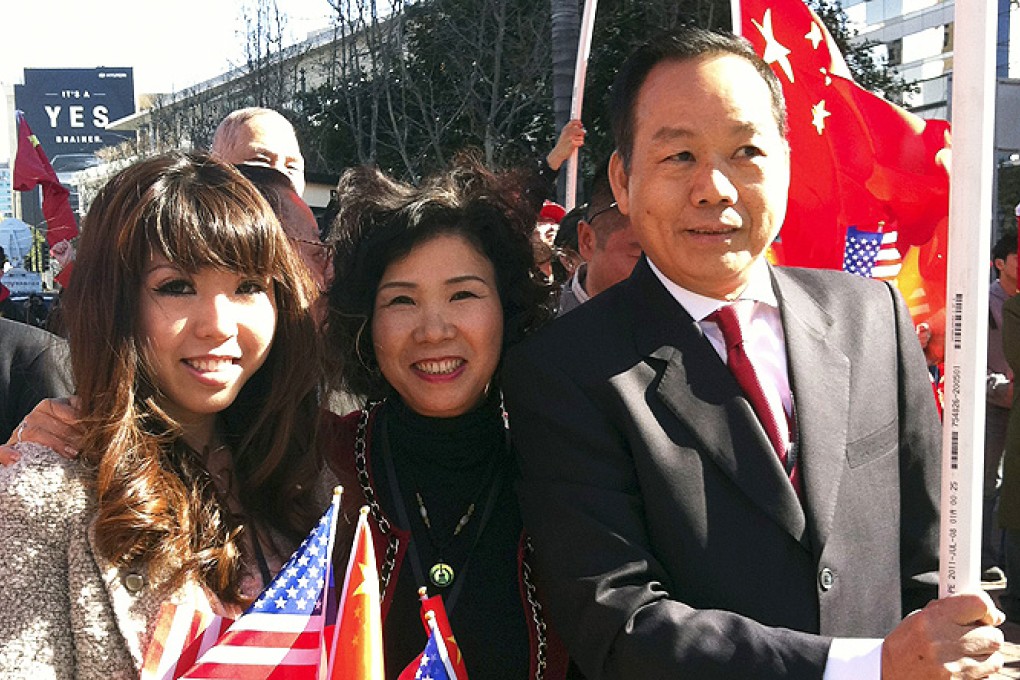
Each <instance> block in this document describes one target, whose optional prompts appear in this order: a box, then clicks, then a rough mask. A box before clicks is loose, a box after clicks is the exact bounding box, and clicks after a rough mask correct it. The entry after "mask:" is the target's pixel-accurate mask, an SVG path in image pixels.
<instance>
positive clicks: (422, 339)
mask: <svg viewBox="0 0 1020 680" xmlns="http://www.w3.org/2000/svg"><path fill="white" fill-rule="evenodd" d="M521 193H522V192H520V191H519V190H517V188H516V186H515V183H514V182H512V181H509V178H506V177H502V176H495V175H492V174H491V173H489V172H488V171H487V170H485V169H484V168H483V167H482V166H481V165H480V163H478V162H477V161H473V160H471V159H468V158H460V159H458V161H457V162H455V164H454V166H453V167H452V168H450V169H448V170H446V171H443V172H440V173H437V174H436V175H434V176H432V177H430V178H426V180H424V181H423V183H422V184H421V185H420V186H419V187H412V186H409V185H407V184H404V183H401V182H398V181H396V180H394V179H392V178H390V177H387V176H385V175H383V174H382V173H381V172H379V171H378V170H377V169H373V168H367V167H365V168H356V169H352V170H349V171H347V172H346V173H345V174H344V175H343V177H341V179H340V184H339V189H338V194H339V197H340V200H339V205H340V212H339V214H338V216H337V220H336V223H335V225H334V230H333V231H334V238H335V239H336V268H337V283H336V284H334V286H333V287H332V288H331V290H330V306H329V309H330V312H329V318H328V320H327V324H326V329H327V346H328V349H327V355H328V356H330V357H333V358H335V359H336V360H337V361H338V367H339V370H338V374H337V378H338V380H339V385H338V387H339V388H340V389H342V390H344V391H347V392H350V393H355V394H365V395H367V396H368V397H369V398H370V399H371V400H372V401H371V402H370V403H369V404H368V405H367V406H366V407H365V408H364V409H359V410H358V411H355V412H353V413H351V414H349V415H347V416H346V417H344V418H338V417H336V418H332V419H330V424H329V427H327V428H325V429H324V432H323V441H326V442H332V443H333V444H334V446H333V455H332V456H331V457H330V460H332V461H333V462H334V466H335V467H336V468H339V477H340V479H341V481H342V482H343V484H344V488H345V489H346V490H347V492H346V493H345V495H344V503H345V507H346V508H347V510H348V513H349V514H353V513H354V511H355V510H356V509H357V508H358V507H359V506H361V505H365V504H368V505H369V506H370V507H371V514H370V521H371V527H372V532H373V538H374V544H375V549H376V553H377V563H378V565H379V578H380V584H381V589H382V593H383V605H382V612H383V640H384V643H385V645H386V659H387V673H388V675H389V677H396V675H397V674H398V673H400V672H401V670H402V669H403V668H404V667H405V666H406V665H407V664H408V663H410V662H411V661H412V660H413V659H414V658H415V656H416V655H417V654H418V653H419V652H421V650H422V648H423V646H424V644H425V632H424V631H423V629H422V624H421V618H420V613H419V598H418V589H419V588H420V587H423V586H424V587H427V588H428V592H429V594H430V595H441V596H442V598H443V601H444V604H445V608H446V611H447V612H448V614H449V619H450V624H451V627H452V630H453V635H454V636H455V637H456V642H457V645H458V651H457V654H458V655H459V654H461V653H462V654H463V659H464V662H465V663H466V666H467V670H468V674H469V676H470V677H472V678H493V679H495V678H507V679H508V680H520V679H521V678H536V677H539V676H542V677H545V678H547V679H555V678H563V677H566V673H567V664H566V657H565V655H564V654H563V651H562V647H561V646H560V645H559V643H558V638H556V637H555V635H554V634H553V632H552V630H551V629H550V628H548V627H547V624H546V621H545V614H544V611H545V610H544V609H543V608H542V606H541V604H540V600H539V598H538V593H537V591H536V589H535V585H534V583H533V582H532V581H531V571H530V563H531V559H532V557H531V552H530V549H529V548H528V544H527V541H526V539H525V537H524V535H523V534H522V530H521V519H520V514H519V511H518V508H517V504H516V502H515V499H514V492H513V484H512V468H513V457H512V455H511V453H510V449H509V438H508V434H507V431H506V421H505V419H504V417H503V409H502V399H501V394H500V381H501V372H500V365H501V360H502V354H503V349H504V348H505V347H508V346H512V345H513V344H514V343H516V342H517V341H518V340H520V338H521V337H522V336H523V335H525V334H526V333H528V332H530V331H531V330H532V329H534V328H535V327H537V326H538V325H539V324H540V323H542V322H543V321H544V320H545V319H547V318H548V317H549V316H550V313H551V311H550V306H551V300H550V297H551V295H550V294H551V291H550V290H549V289H548V288H547V287H544V286H542V285H540V284H539V283H538V282H537V281H536V279H535V278H534V276H533V274H532V257H531V247H530V245H529V234H530V233H531V232H533V227H534V214H533V213H532V212H531V211H530V206H525V205H520V203H519V201H520V198H519V197H520V196H521ZM338 545H344V542H343V541H342V540H341V538H339V537H338Z"/></svg>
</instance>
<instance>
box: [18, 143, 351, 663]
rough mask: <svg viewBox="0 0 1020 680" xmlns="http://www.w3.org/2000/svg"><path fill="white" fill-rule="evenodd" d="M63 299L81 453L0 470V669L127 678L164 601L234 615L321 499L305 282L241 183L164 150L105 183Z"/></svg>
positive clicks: (315, 370) (327, 479) (219, 169)
mask: <svg viewBox="0 0 1020 680" xmlns="http://www.w3.org/2000/svg"><path fill="white" fill-rule="evenodd" d="M65 296H66V297H65V306H66V307H65V308H66V315H67V323H68V327H69V329H70V353H71V363H72V366H73V372H74V378H75V383H76V395H77V411H76V416H77V417H76V424H77V427H78V428H79V435H78V436H77V437H76V438H75V441H76V443H77V444H78V445H79V447H80V458H79V459H77V460H65V459H64V458H63V457H61V456H62V455H66V454H65V453H64V451H63V450H62V451H61V453H60V454H59V455H58V453H57V452H56V451H54V450H53V449H51V448H48V447H46V446H41V445H39V444H37V443H31V442H29V441H28V440H25V441H24V442H20V443H18V444H16V446H15V451H16V453H17V454H19V456H20V457H19V459H18V460H16V461H14V462H13V464H11V465H8V466H6V467H3V468H2V469H0V507H2V508H3V511H2V512H0V601H2V602H4V606H3V607H0V676H2V677H3V678H5V680H36V679H37V678H42V677H47V678H53V677H74V678H80V679H82V680H100V679H102V680H107V679H110V678H112V679H114V680H122V679H123V680H126V679H128V678H137V677H138V674H139V670H140V669H141V667H142V665H143V662H144V660H145V658H146V657H147V655H148V654H149V653H150V651H151V652H152V653H156V654H158V651H159V650H160V649H162V643H163V642H165V640H164V639H162V638H160V637H158V635H157V630H158V629H157V626H156V622H157V620H158V619H159V618H160V617H161V616H162V615H163V614H164V613H166V614H167V615H173V612H174V611H176V612H178V614H179V615H180V616H181V617H182V618H186V620H187V621H188V622H189V624H190V622H191V621H192V618H191V617H192V616H197V615H198V614H200V613H204V614H208V615H212V614H216V615H222V616H230V617H236V616H237V615H239V614H240V612H242V611H243V610H244V609H245V608H246V607H247V606H248V605H249V604H250V603H251V602H252V601H253V599H254V598H255V597H256V596H257V595H258V594H259V592H260V591H261V590H262V587H263V585H264V584H267V583H268V582H269V580H270V579H271V578H272V576H273V574H274V573H275V572H276V571H277V570H278V569H279V568H280V567H281V566H282V564H283V561H284V560H285V559H286V557H288V556H289V555H290V554H291V551H292V550H293V549H294V548H295V547H297V544H298V542H299V541H300V540H301V539H302V538H304V537H305V536H306V534H307V532H308V530H309V529H310V528H311V526H312V525H313V524H314V523H315V521H316V520H317V519H318V517H319V516H320V514H321V512H322V509H323V508H324V507H326V505H327V504H328V502H329V497H330V490H331V488H332V486H333V485H332V481H333V480H332V477H331V475H329V474H328V472H327V471H325V470H324V469H323V465H322V459H321V457H320V456H319V454H318V451H317V450H316V448H315V442H314V432H315V429H316V428H315V424H316V421H317V414H318V409H317V406H316V403H315V395H316V384H317V382H318V378H319V375H320V371H321V366H320V362H319V361H318V356H319V353H318V342H317V332H316V328H315V324H314V321H313V320H312V318H311V314H310V312H309V305H310V303H311V300H312V297H313V289H312V284H311V282H310V281H309V280H308V277H307V275H306V274H305V272H304V269H303V267H302V266H301V264H300V262H299V260H298V259H297V257H296V256H295V255H294V254H293V251H292V249H291V247H290V246H289V244H288V243H287V240H286V236H285V235H284V233H283V231H282V229H280V226H279V222H278V221H277V219H276V217H275V216H274V215H273V213H272V211H271V209H270V208H269V206H268V204H267V203H266V202H265V200H264V199H263V198H262V197H261V196H260V195H259V193H258V192H257V191H256V189H255V187H253V186H252V185H251V183H250V182H248V181H247V180H246V179H244V178H243V177H242V176H241V175H240V174H239V173H237V171H236V170H234V168H232V167H231V166H229V165H226V164H224V163H220V162H217V161H215V160H213V159H212V158H210V157H209V156H207V155H203V154H181V153H172V154H167V155H163V156H156V157H153V158H150V159H147V160H144V161H141V162H139V163H137V164H135V165H133V166H131V167H129V168H127V169H126V170H124V171H122V172H121V173H119V174H118V175H116V176H115V177H114V178H113V179H111V180H110V182H109V183H107V185H106V186H105V187H104V188H103V189H102V190H101V191H100V192H99V195H98V196H97V197H96V200H95V201H94V202H93V204H92V207H91V208H90V210H89V213H88V215H87V216H86V218H85V220H84V223H83V225H82V236H81V240H80V249H79V253H78V257H77V261H76V264H75V268H74V274H73V276H72V278H71V281H70V283H69V285H68V287H67V289H66V291H65ZM32 434H33V436H34V435H37V434H39V433H38V432H33V433H32ZM160 630H161V629H160ZM150 644H152V645H153V648H152V649H151V650H150Z"/></svg>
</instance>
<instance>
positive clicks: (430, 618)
mask: <svg viewBox="0 0 1020 680" xmlns="http://www.w3.org/2000/svg"><path fill="white" fill-rule="evenodd" d="M425 617H426V625H427V626H428V629H429V639H428V642H426V643H425V651H423V652H422V653H421V656H420V657H418V669H417V670H416V671H415V673H414V680H463V679H464V678H466V677H467V676H466V675H465V676H459V675H457V671H456V669H455V668H454V664H453V662H452V661H451V660H450V653H449V651H447V649H446V643H445V641H444V640H443V634H442V633H441V632H440V630H439V625H438V624H437V623H436V615H435V614H434V613H432V612H427V613H426V614H425ZM404 672H405V673H406V672H407V671H404ZM401 677H404V675H403V674H401Z"/></svg>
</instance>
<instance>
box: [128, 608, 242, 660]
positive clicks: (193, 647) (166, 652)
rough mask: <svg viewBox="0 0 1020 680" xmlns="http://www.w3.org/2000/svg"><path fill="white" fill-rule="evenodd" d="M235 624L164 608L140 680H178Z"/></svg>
mask: <svg viewBox="0 0 1020 680" xmlns="http://www.w3.org/2000/svg"><path fill="white" fill-rule="evenodd" d="M203 597H204V595H203ZM233 622H234V620H233V619H231V618H227V617H223V616H217V615H215V614H213V613H212V612H211V611H209V610H203V609H198V608H195V607H192V606H187V605H183V604H173V603H169V602H168V603H165V604H163V606H162V607H161V608H160V610H159V617H158V618H157V619H156V626H155V628H154V630H153V634H152V641H151V642H150V643H149V646H148V647H147V648H146V650H145V658H144V659H143V661H142V671H141V675H140V680H177V678H179V677H181V676H182V675H183V674H184V672H185V671H187V670H188V669H190V668H191V667H192V666H193V665H194V664H195V662H196V661H197V660H198V658H199V657H200V656H202V654H204V653H205V652H207V651H208V650H209V649H210V648H211V647H212V646H213V645H214V644H216V641H217V640H219V639H220V636H221V635H223V633H225V632H226V631H227V629H228V628H229V627H230V625H231V624H232V623H233Z"/></svg>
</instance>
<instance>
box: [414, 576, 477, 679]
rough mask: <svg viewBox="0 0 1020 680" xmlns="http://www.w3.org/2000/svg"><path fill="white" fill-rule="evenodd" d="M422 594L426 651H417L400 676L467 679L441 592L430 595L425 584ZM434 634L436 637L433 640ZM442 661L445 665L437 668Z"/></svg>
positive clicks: (422, 620) (420, 595) (462, 658)
mask: <svg viewBox="0 0 1020 680" xmlns="http://www.w3.org/2000/svg"><path fill="white" fill-rule="evenodd" d="M418 596H419V597H420V598H421V622H422V624H423V625H424V626H425V634H426V635H428V640H427V642H426V644H425V651H423V652H422V653H421V654H419V655H418V657H417V658H416V659H415V660H414V661H412V662H411V663H410V664H409V665H408V666H407V668H405V669H404V670H403V671H401V673H400V675H399V676H397V680H426V679H427V678H431V679H432V680H440V679H441V678H448V679H449V680H467V677H468V674H467V668H466V667H465V665H464V655H463V654H461V652H460V647H459V646H458V645H457V640H456V638H454V637H453V630H452V629H451V628H450V619H449V618H448V617H447V615H446V605H444V604H443V598H442V596H441V595H433V596H432V597H429V596H428V593H427V592H426V590H425V588H424V587H423V588H420V589H419V590H418ZM433 638H435V640H433ZM439 663H441V664H442V666H443V669H442V670H440V669H437V668H434V666H435V665H436V664H439Z"/></svg>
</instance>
